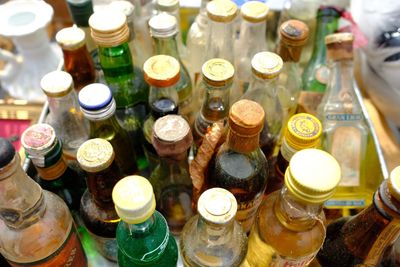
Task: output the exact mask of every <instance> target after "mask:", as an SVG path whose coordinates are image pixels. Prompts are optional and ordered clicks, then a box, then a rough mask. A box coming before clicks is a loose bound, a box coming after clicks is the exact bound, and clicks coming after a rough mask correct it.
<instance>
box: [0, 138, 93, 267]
mask: <svg viewBox="0 0 400 267" xmlns="http://www.w3.org/2000/svg"><path fill="white" fill-rule="evenodd" d="M0 232H1V235H0V253H1V254H2V255H3V256H4V257H5V258H6V259H7V261H8V262H9V263H10V264H11V265H12V266H34V267H39V266H76V267H86V266H88V262H87V259H86V255H85V253H84V251H83V248H82V245H81V243H80V241H79V236H78V234H77V231H76V229H75V224H74V221H73V219H72V216H71V213H70V212H69V210H68V207H67V205H65V203H64V201H62V199H61V198H59V197H58V196H57V195H55V194H53V193H51V192H49V191H46V190H42V188H41V187H40V186H39V185H38V184H37V183H35V182H34V181H33V179H31V178H30V177H29V176H28V175H27V174H26V173H25V172H24V170H23V169H22V168H21V165H20V158H19V155H18V153H16V152H15V149H14V147H13V146H12V145H11V143H10V142H9V141H7V140H6V139H3V138H0Z"/></svg>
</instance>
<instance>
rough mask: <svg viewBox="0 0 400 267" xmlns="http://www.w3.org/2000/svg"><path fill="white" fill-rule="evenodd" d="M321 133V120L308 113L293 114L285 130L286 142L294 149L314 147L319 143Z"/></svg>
mask: <svg viewBox="0 0 400 267" xmlns="http://www.w3.org/2000/svg"><path fill="white" fill-rule="evenodd" d="M321 134H322V125H321V122H320V121H319V120H318V119H317V118H316V117H315V116H313V115H311V114H308V113H298V114H296V115H293V116H292V117H291V118H290V119H289V121H288V123H287V128H286V131H285V140H286V142H287V144H288V145H289V146H290V147H292V148H293V149H295V150H301V149H305V148H316V147H318V146H319V144H320V137H321Z"/></svg>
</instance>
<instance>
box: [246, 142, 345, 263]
mask: <svg viewBox="0 0 400 267" xmlns="http://www.w3.org/2000/svg"><path fill="white" fill-rule="evenodd" d="M339 181H340V166H339V164H338V162H337V161H336V160H335V158H334V157H332V156H331V155H330V154H328V153H327V152H325V151H322V150H319V149H304V150H301V151H299V152H297V153H296V154H295V155H294V156H293V157H292V159H291V160H290V164H289V167H288V168H287V169H286V172H285V185H284V186H283V188H282V189H281V190H278V191H275V192H274V193H272V194H270V195H269V196H268V197H267V198H266V199H265V200H264V202H263V204H262V205H261V206H260V209H259V212H258V215H257V219H256V221H255V222H254V226H253V228H252V230H251V233H250V236H249V245H248V252H247V256H246V260H247V263H248V264H249V265H250V266H260V267H262V266H299V267H301V266H308V265H309V264H310V262H311V261H312V260H313V259H314V257H315V256H316V255H317V252H318V250H319V249H320V248H321V246H322V244H323V242H324V239H325V230H326V228H325V216H324V212H323V209H322V207H323V203H324V201H326V200H327V199H329V198H330V197H331V196H332V194H333V193H334V191H335V188H336V186H337V185H338V183H339ZM338 266H343V265H338Z"/></svg>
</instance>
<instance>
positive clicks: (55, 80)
mask: <svg viewBox="0 0 400 267" xmlns="http://www.w3.org/2000/svg"><path fill="white" fill-rule="evenodd" d="M40 87H41V88H42V90H43V92H44V93H45V94H46V95H47V96H48V97H62V96H65V95H67V94H68V93H69V92H71V91H72V89H73V87H74V81H73V79H72V76H71V74H69V73H68V72H65V71H61V70H56V71H52V72H49V73H47V74H46V75H44V76H43V78H42V80H41V81H40Z"/></svg>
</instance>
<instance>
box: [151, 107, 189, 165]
mask: <svg viewBox="0 0 400 267" xmlns="http://www.w3.org/2000/svg"><path fill="white" fill-rule="evenodd" d="M192 142H193V137H192V132H191V131H190V126H189V123H188V122H187V121H186V120H185V119H184V118H182V117H181V116H179V115H166V116H164V117H161V118H159V119H157V120H156V122H155V123H154V126H153V140H152V143H153V146H154V148H155V149H156V151H157V154H158V155H159V156H160V157H168V156H172V157H173V156H175V155H181V154H182V153H184V152H186V151H187V150H188V149H189V147H190V146H191V145H192Z"/></svg>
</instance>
